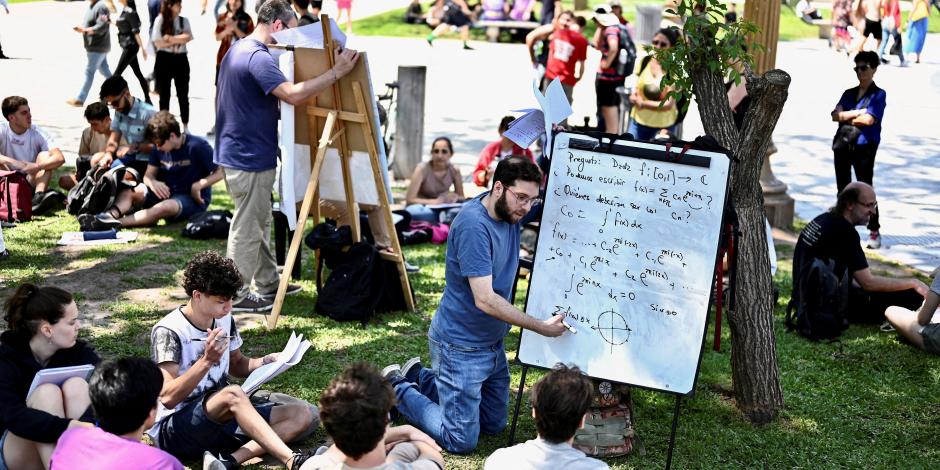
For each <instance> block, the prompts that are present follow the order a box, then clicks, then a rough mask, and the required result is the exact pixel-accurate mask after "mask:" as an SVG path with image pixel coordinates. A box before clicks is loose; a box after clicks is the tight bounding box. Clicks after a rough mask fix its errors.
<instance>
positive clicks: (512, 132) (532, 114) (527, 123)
mask: <svg viewBox="0 0 940 470" xmlns="http://www.w3.org/2000/svg"><path fill="white" fill-rule="evenodd" d="M532 92H533V93H535V100H536V101H538V103H539V107H540V108H541V109H519V110H516V112H524V113H525V114H523V115H522V116H521V117H519V118H518V119H516V120H515V121H512V122H510V123H509V129H508V130H507V131H506V132H504V133H503V135H504V136H506V138H507V139H509V140H511V141H513V142H514V143H515V144H516V145H518V146H520V147H522V148H526V147H528V146H529V145H531V144H532V142H535V139H538V138H539V135H541V134H542V133H543V132H544V133H545V135H546V136H550V135H552V125H553V124H558V123H559V122H561V121H564V120H565V119H566V118H567V117H568V116H571V113H572V110H571V104H570V103H568V97H567V96H566V95H565V90H564V88H562V86H561V82H560V81H559V80H558V79H557V78H556V79H555V80H553V81H552V83H551V84H549V85H548V88H546V89H545V94H544V95H543V94H542V92H540V91H539V85H538V81H536V80H533V81H532Z"/></svg>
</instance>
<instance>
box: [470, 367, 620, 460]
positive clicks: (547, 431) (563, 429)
mask: <svg viewBox="0 0 940 470" xmlns="http://www.w3.org/2000/svg"><path fill="white" fill-rule="evenodd" d="M593 390H594V387H593V385H592V384H591V379H590V378H588V377H587V376H586V375H584V374H582V373H581V371H580V370H578V368H577V367H571V368H568V367H567V366H565V365H564V364H558V365H557V366H555V368H554V369H552V370H551V371H550V372H549V373H547V374H545V377H542V379H541V380H539V381H538V382H536V383H535V387H533V388H532V417H533V418H535V429H537V430H538V433H539V437H538V439H532V440H531V441H526V442H524V443H522V444H517V445H515V446H512V447H509V448H506V449H499V450H497V451H496V452H493V455H491V456H490V457H489V458H488V459H486V463H485V464H484V467H483V468H484V470H499V469H504V468H511V469H514V470H538V469H549V468H563V469H565V470H606V469H608V468H610V467H608V466H607V464H606V463H604V462H602V461H600V460H597V459H593V458H591V457H588V456H586V455H584V452H581V451H580V450H578V449H575V448H574V447H572V446H571V443H572V442H573V441H574V435H575V433H576V432H577V431H578V429H581V428H582V427H584V414H585V413H587V410H588V407H589V406H591V392H592V391H593Z"/></svg>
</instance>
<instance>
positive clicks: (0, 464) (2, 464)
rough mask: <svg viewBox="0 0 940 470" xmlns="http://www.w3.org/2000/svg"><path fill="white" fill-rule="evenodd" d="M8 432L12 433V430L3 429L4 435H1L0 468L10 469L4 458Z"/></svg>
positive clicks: (0, 469) (1, 469)
mask: <svg viewBox="0 0 940 470" xmlns="http://www.w3.org/2000/svg"><path fill="white" fill-rule="evenodd" d="M7 434H10V431H3V436H0V470H10V467H7V462H6V460H4V459H3V446H4V445H5V444H6V442H7Z"/></svg>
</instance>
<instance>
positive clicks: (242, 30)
mask: <svg viewBox="0 0 940 470" xmlns="http://www.w3.org/2000/svg"><path fill="white" fill-rule="evenodd" d="M254 30H255V22H254V21H252V19H251V17H250V16H248V13H245V5H244V2H243V1H242V0H228V1H227V2H226V8H225V12H224V13H222V14H221V15H219V18H218V21H216V24H215V39H216V41H219V52H217V53H216V55H215V84H216V85H218V84H219V66H221V65H222V58H224V57H225V54H226V53H227V52H228V50H229V49H230V48H231V47H232V44H233V43H235V41H237V40H239V39H241V38H243V37H245V36H248V35H249V34H251V32H252V31H254ZM216 105H218V103H216ZM213 134H215V125H213V126H212V128H211V129H209V132H207V133H206V135H213Z"/></svg>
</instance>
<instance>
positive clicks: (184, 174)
mask: <svg viewBox="0 0 940 470" xmlns="http://www.w3.org/2000/svg"><path fill="white" fill-rule="evenodd" d="M145 135H146V138H147V139H148V140H149V141H150V142H152V143H153V145H154V146H155V147H156V148H157V151H156V152H153V153H151V154H150V162H149V164H148V165H147V172H146V173H145V174H144V181H143V184H139V185H137V186H136V187H135V188H134V190H133V191H124V192H121V193H120V194H118V195H117V200H116V202H115V204H114V206H112V207H109V208H107V209H106V210H105V211H104V212H102V213H100V214H81V215H79V216H78V222H79V225H81V227H82V230H108V229H111V228H120V227H145V226H149V225H154V224H156V223H157V222H158V221H159V220H160V219H167V220H168V221H177V220H185V219H188V218H189V217H191V216H192V215H194V214H197V213H199V212H203V211H205V210H206V208H207V207H208V206H209V202H210V201H211V200H212V185H213V184H215V183H217V182H219V181H221V180H222V176H223V175H222V167H220V166H218V165H216V164H215V163H214V162H213V161H212V147H210V146H209V143H208V142H206V140H205V139H203V138H202V137H198V136H194V135H190V134H186V133H184V132H181V131H180V125H179V122H177V121H176V118H174V117H173V115H172V114H170V113H168V112H166V111H160V112H159V113H157V114H156V115H155V116H154V117H153V118H152V119H150V122H148V123H147V128H146V131H145ZM161 172H163V173H164V177H163V179H162V180H160V179H158V175H159V174H160V173H161ZM135 193H137V195H138V199H140V193H144V197H143V209H142V210H139V211H136V212H132V211H131V209H132V208H133V199H134V194H135Z"/></svg>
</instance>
